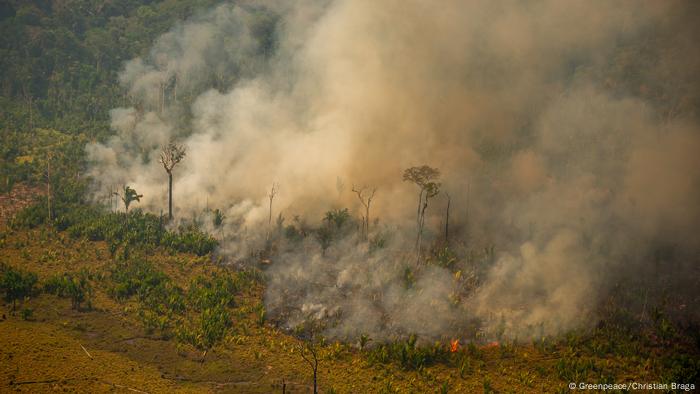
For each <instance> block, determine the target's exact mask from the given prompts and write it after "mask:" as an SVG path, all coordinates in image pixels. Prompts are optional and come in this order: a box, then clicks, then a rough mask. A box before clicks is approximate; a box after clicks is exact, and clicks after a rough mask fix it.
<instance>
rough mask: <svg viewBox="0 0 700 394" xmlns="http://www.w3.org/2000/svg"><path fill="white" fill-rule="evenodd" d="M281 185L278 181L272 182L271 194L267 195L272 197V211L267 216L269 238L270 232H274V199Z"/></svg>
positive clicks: (268, 237)
mask: <svg viewBox="0 0 700 394" xmlns="http://www.w3.org/2000/svg"><path fill="white" fill-rule="evenodd" d="M279 188H280V185H279V184H278V183H275V182H272V188H270V194H268V195H267V197H268V198H269V199H270V211H269V216H268V218H267V239H268V240H269V239H270V234H271V233H272V201H273V200H274V199H275V196H276V195H277V193H278V192H279Z"/></svg>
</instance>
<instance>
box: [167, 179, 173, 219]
mask: <svg viewBox="0 0 700 394" xmlns="http://www.w3.org/2000/svg"><path fill="white" fill-rule="evenodd" d="M168 220H173V173H172V172H170V171H168Z"/></svg>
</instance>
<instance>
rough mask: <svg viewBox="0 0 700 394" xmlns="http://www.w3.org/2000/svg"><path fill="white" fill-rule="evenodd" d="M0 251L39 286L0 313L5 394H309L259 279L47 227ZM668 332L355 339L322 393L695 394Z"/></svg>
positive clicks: (329, 360) (328, 364) (336, 352)
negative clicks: (516, 338) (118, 393)
mask: <svg viewBox="0 0 700 394" xmlns="http://www.w3.org/2000/svg"><path fill="white" fill-rule="evenodd" d="M0 238H1V239H2V240H3V244H2V247H1V248H0V259H1V261H2V262H4V263H5V266H4V267H5V268H4V270H5V271H4V272H6V271H7V270H8V269H11V270H14V271H17V272H22V275H24V276H29V275H31V274H34V275H36V280H37V282H36V283H35V285H33V286H32V287H31V288H32V289H33V290H32V291H30V292H29V296H28V297H23V298H22V300H19V301H20V302H21V303H22V305H21V306H22V309H21V311H22V312H21V313H17V314H15V315H12V314H11V313H10V312H11V309H12V305H11V304H12V303H11V302H9V301H6V302H7V304H6V305H4V306H3V307H2V313H3V314H5V315H6V319H5V320H4V321H0V342H1V343H0V346H2V348H3V349H7V351H5V350H4V351H3V352H2V355H0V358H2V359H1V360H0V391H6V390H10V389H13V390H14V389H20V390H28V391H37V390H39V391H41V390H48V389H51V390H53V389H58V390H69V391H92V390H98V391H106V390H110V389H114V388H119V386H123V387H129V388H134V389H137V390H142V391H148V392H170V391H200V392H201V391H204V392H207V391H229V392H251V393H255V392H260V393H267V392H281V388H282V384H283V382H284V385H285V387H286V390H287V392H289V393H295V392H297V393H298V392H308V389H309V387H310V385H311V371H310V369H309V367H308V365H306V364H305V363H304V361H303V360H302V359H301V357H300V356H299V354H298V351H297V348H298V343H299V339H297V338H296V337H294V336H292V335H290V334H288V333H285V332H283V331H282V330H280V329H278V328H276V327H274V326H273V325H271V323H270V322H268V321H267V320H266V316H265V314H266V312H265V307H264V303H263V294H264V283H263V280H262V275H261V273H260V272H259V271H243V272H238V271H231V270H229V269H226V268H223V267H221V266H218V265H217V264H216V263H215V262H214V261H213V260H212V259H211V258H210V257H209V256H203V257H200V256H197V255H196V254H195V253H180V252H174V253H171V252H168V251H165V250H161V251H158V250H156V251H149V253H143V252H142V251H139V250H138V248H134V249H132V250H131V251H130V256H127V257H124V256H119V254H116V255H115V256H114V257H111V256H112V254H111V253H110V250H109V243H108V242H105V241H100V240H97V241H91V240H89V239H85V238H83V237H77V238H74V237H71V236H70V235H69V234H67V232H57V231H55V230H53V229H51V228H48V227H44V226H39V227H36V228H34V229H18V230H6V232H5V233H3V234H2V236H1V237H0ZM71 283H74V284H77V285H78V287H81V286H82V285H80V284H81V283H83V285H84V288H85V289H88V288H89V289H90V290H89V291H86V297H85V299H84V300H83V301H81V305H85V304H86V303H87V300H88V299H89V301H90V303H91V306H92V308H81V307H78V308H74V306H75V305H74V302H73V299H72V296H71V295H70V294H71V293H70V290H69V288H70V286H71ZM25 311H26V312H25ZM664 319H666V318H665V317H664V316H657V318H656V321H658V322H659V323H658V324H655V325H652V328H651V329H652V330H653V331H650V332H649V333H648V335H643V336H640V335H639V334H634V332H635V331H633V330H630V329H628V328H625V327H623V326H621V325H614V324H610V325H603V326H599V327H596V328H594V329H592V330H587V331H580V332H572V333H570V334H569V335H568V336H564V337H562V338H542V339H540V340H537V341H532V342H530V343H527V344H526V343H509V342H501V343H500V344H499V345H498V346H481V345H479V344H476V343H466V344H463V345H462V346H460V348H459V350H458V351H457V352H454V353H451V352H450V351H449V341H444V342H437V343H432V344H430V343H429V344H421V343H419V341H418V340H417V339H416V338H415V337H411V336H408V337H406V338H399V339H397V340H396V341H394V342H390V343H379V342H377V341H374V340H372V338H370V337H368V336H362V337H361V338H359V342H358V343H359V345H358V346H350V345H349V344H343V343H338V342H324V344H323V345H321V347H320V352H319V354H320V360H321V361H320V363H319V386H320V388H321V392H336V393H348V392H386V393H404V392H409V393H410V392H415V393H423V392H525V393H527V392H533V393H535V392H543V391H546V392H552V391H558V390H565V387H566V384H567V383H568V382H569V381H588V382H593V383H596V382H611V381H620V380H626V379H629V378H634V379H635V380H639V381H668V382H670V381H685V382H689V380H688V379H695V380H696V381H697V378H698V375H697V371H698V367H699V366H698V357H697V353H692V352H689V351H688V349H692V348H693V347H692V346H690V345H689V344H687V343H685V342H683V341H682V340H681V338H680V337H679V334H678V332H677V330H675V329H673V328H668V327H666V326H665V325H666V323H661V322H663V321H664ZM666 320H668V319H666ZM669 324H670V323H669ZM655 338H656V339H655ZM81 346H84V347H85V349H86V350H87V351H89V353H90V354H91V356H92V357H93V359H92V360H91V359H90V358H88V356H87V355H86V353H85V352H83V350H82V349H81ZM205 352H206V353H205ZM29 381H34V382H38V381H45V383H28V382H29ZM20 383H21V384H20ZM110 385H112V386H110ZM114 385H119V386H114ZM122 390H125V389H123V388H122Z"/></svg>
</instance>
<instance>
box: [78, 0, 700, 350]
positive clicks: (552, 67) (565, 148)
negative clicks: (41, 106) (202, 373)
mask: <svg viewBox="0 0 700 394" xmlns="http://www.w3.org/2000/svg"><path fill="white" fill-rule="evenodd" d="M697 15H698V6H697V5H694V4H693V3H690V2H688V3H685V2H673V3H671V2H667V3H658V2H636V3H624V2H614V3H611V2H595V3H590V2H562V1H541V2H536V3H522V2H512V3H510V2H507V3H494V2H488V1H484V2H458V1H455V2H451V1H450V2H444V3H440V4H434V3H428V2H419V1H408V2H406V1H382V2H375V1H335V2H314V1H302V2H298V3H295V4H293V5H291V4H290V5H287V6H280V5H279V4H276V3H272V2H270V3H266V2H245V3H241V4H238V5H236V4H224V5H221V6H219V7H217V8H216V9H214V10H212V11H211V12H209V13H206V14H203V15H200V16H198V17H196V18H194V19H193V20H190V21H186V22H184V23H182V24H180V25H178V26H176V27H174V28H173V29H172V30H171V31H170V32H168V33H166V34H164V35H163V36H162V37H161V38H160V39H158V40H157V42H156V43H155V44H154V46H153V48H152V50H151V52H150V53H149V54H148V55H147V56H145V57H143V58H137V59H134V60H132V61H130V62H128V63H127V64H126V65H125V67H124V70H123V72H122V74H121V75H120V83H121V84H122V85H123V86H124V88H125V89H126V90H127V91H128V93H129V96H130V98H131V101H132V102H133V103H134V105H133V107H130V108H116V109H114V110H113V111H112V112H111V115H112V127H113V129H114V130H115V132H116V135H115V136H114V137H113V138H112V139H111V140H109V141H108V142H107V143H105V144H92V145H90V146H89V147H88V153H89V155H90V158H91V159H92V163H93V165H92V166H91V175H92V176H93V178H94V179H95V181H96V182H95V185H94V186H95V192H96V198H98V199H99V198H100V196H102V195H104V194H105V192H106V190H107V188H108V187H109V185H114V184H124V183H127V184H129V185H131V186H132V187H134V188H135V189H136V190H138V192H139V193H143V194H144V199H143V203H142V204H141V206H142V207H144V208H145V209H147V210H152V211H155V212H158V211H159V210H161V209H162V208H163V207H164V206H166V205H165V204H166V203H165V201H166V198H167V187H166V181H167V178H166V177H165V174H164V172H163V170H162V168H160V166H159V164H158V163H157V160H156V158H157V153H158V149H159V147H160V146H161V145H163V144H164V143H166V142H168V141H169V140H171V139H177V140H178V141H180V142H182V143H183V144H185V145H186V146H187V148H188V157H187V159H186V160H185V161H183V162H182V163H181V166H180V167H179V168H177V169H176V171H175V185H174V190H175V197H174V198H175V199H174V201H175V207H176V216H178V217H180V218H188V217H190V216H191V215H192V213H194V212H200V211H201V210H202V208H204V206H205V205H206V204H208V206H209V207H221V208H223V209H224V210H225V213H226V216H227V218H228V219H227V222H226V223H227V224H226V226H227V227H226V229H225V233H226V234H228V235H229V237H228V239H229V241H227V242H225V243H224V244H223V245H222V253H225V254H227V255H229V256H231V258H232V259H233V260H237V259H243V258H245V257H247V256H248V255H249V254H250V252H251V251H252V250H254V249H255V248H258V247H260V245H261V244H262V243H263V241H264V238H265V234H266V233H267V230H268V228H267V214H268V212H267V203H268V201H267V193H268V191H269V187H270V185H271V184H272V183H273V182H279V183H280V184H281V191H280V193H279V195H278V197H277V198H276V200H275V207H276V208H275V214H276V213H277V212H282V214H283V215H284V217H285V219H286V223H287V224H289V223H290V222H291V219H292V217H293V216H294V215H300V216H301V217H304V218H306V219H307V220H308V221H309V223H312V224H315V225H318V224H319V223H320V219H321V217H322V215H323V213H324V212H325V211H327V210H329V209H331V208H336V207H341V206H347V207H350V208H351V211H352V212H353V213H354V214H355V216H358V217H359V214H360V209H359V208H360V207H359V202H358V201H357V200H356V197H355V196H354V195H353V194H352V193H351V192H350V191H349V190H348V189H349V187H345V190H344V191H342V192H339V189H337V187H336V184H337V180H338V179H339V178H340V179H343V180H344V182H345V184H346V185H349V184H351V183H354V184H358V185H371V186H377V187H378V188H379V190H378V192H377V197H376V199H375V201H374V204H373V209H372V211H373V212H372V216H374V217H376V218H379V220H380V222H379V225H378V226H375V227H373V231H374V232H375V234H376V233H386V234H390V235H391V238H390V241H389V242H388V246H387V248H385V249H383V250H380V251H377V252H373V253H370V252H369V251H368V250H367V246H366V244H364V243H361V242H358V240H357V239H355V238H354V237H353V236H352V235H350V236H348V237H346V238H345V239H343V240H340V241H338V242H336V243H335V244H334V245H333V246H332V247H331V249H330V250H329V251H328V252H327V254H326V255H325V256H321V251H320V248H319V246H318V244H317V243H316V242H315V241H314V240H313V238H312V237H309V238H307V240H306V241H305V242H304V243H303V244H302V245H301V246H293V245H288V244H285V243H283V244H282V246H281V247H280V248H281V251H280V253H279V255H278V256H275V258H274V259H273V260H274V261H273V264H272V265H271V267H270V268H269V269H268V276H269V284H268V287H267V292H266V304H267V307H268V309H269V310H270V311H271V314H272V315H273V316H274V317H277V318H279V319H281V320H282V322H283V324H285V325H286V326H288V327H290V328H292V327H294V326H295V325H297V324H299V323H300V322H301V321H302V320H303V319H306V318H308V317H309V316H311V317H317V318H322V319H324V320H326V321H328V322H330V323H329V325H328V328H327V332H326V334H327V335H331V336H335V337H338V338H352V337H354V336H357V335H359V334H360V333H368V334H370V335H371V336H373V337H374V338H378V339H382V338H389V337H391V336H392V335H401V334H407V333H417V334H420V335H421V336H423V337H426V338H430V337H440V336H447V335H450V336H461V335H465V336H466V335H467V332H471V331H470V330H473V322H474V321H481V324H482V327H483V329H484V330H485V332H486V333H487V334H486V335H492V334H488V333H493V332H494V331H495V330H497V328H496V327H497V326H504V328H505V330H506V335H510V336H520V337H521V338H522V337H526V336H528V335H535V334H534V331H533V329H532V328H533V327H540V333H545V334H553V333H558V332H561V331H563V330H567V329H571V328H575V327H579V326H582V325H585V324H587V323H588V322H591V321H593V320H594V319H591V316H595V312H596V306H597V305H598V303H599V302H601V300H602V299H603V298H604V297H605V296H606V294H607V291H608V290H609V289H610V288H611V287H612V286H613V285H615V284H616V283H617V282H618V281H619V280H620V278H623V277H625V276H627V275H634V274H638V275H642V274H644V275H654V274H655V272H656V271H654V270H655V269H657V268H658V264H671V262H668V261H665V262H664V261H662V262H661V263H659V261H658V259H657V260H654V259H652V258H650V256H651V255H653V250H654V248H656V247H657V246H658V245H673V248H675V250H676V251H677V253H676V254H675V256H676V257H675V260H674V261H673V262H672V263H673V264H674V265H673V267H674V268H673V270H674V272H677V273H678V274H677V275H679V276H682V275H684V273H687V272H696V271H695V270H697V251H698V250H699V249H700V245H699V240H700V238H698V237H697V236H696V234H697V231H698V223H700V206H699V205H698V203H697V202H698V201H700V159H698V152H700V134H699V133H700V127H699V124H698V114H699V112H698V104H699V103H700V100H699V96H698V92H699V91H700V90H699V89H698V79H697V77H696V76H695V73H696V71H697V70H698V69H700V54H699V51H698V50H697V48H696V44H695V43H696V39H697V37H698V34H697V33H698V31H697V29H698V28H697V27H695V25H696V24H695V23H694V22H695V21H696V20H697V18H696V16H697ZM271 26H272V28H273V29H274V37H275V42H274V43H272V44H271V43H269V42H262V41H260V40H259V39H258V38H257V37H258V36H259V35H258V34H257V33H256V32H257V31H258V29H261V28H263V27H268V28H269V27H271ZM163 92H165V94H164V93H163ZM163 97H165V99H163ZM424 163H427V164H430V165H432V166H435V167H438V168H440V170H441V172H442V174H443V178H442V183H443V188H444V190H445V191H447V192H449V193H450V195H451V196H452V208H453V212H452V219H451V220H452V222H453V224H454V228H455V233H454V238H455V243H456V244H458V245H459V247H458V250H459V251H460V253H461V255H462V257H463V258H461V259H460V260H459V261H458V264H457V267H456V268H455V271H460V272H459V274H457V275H455V274H454V273H453V272H452V271H450V270H447V269H444V268H439V267H435V266H422V267H415V266H414V265H415V261H414V260H415V259H413V258H411V257H410V251H411V246H412V239H413V231H414V229H413V227H412V225H413V220H412V219H413V215H414V214H415V206H414V205H413V204H415V194H416V193H415V192H416V190H414V188H413V186H412V185H409V184H407V183H404V182H402V181H401V173H402V171H403V169H405V168H407V167H410V166H413V165H421V164H424ZM444 209H445V198H444V194H442V195H440V196H438V197H436V198H435V199H434V200H432V201H431V206H430V207H429V209H428V214H429V215H430V218H429V220H428V223H427V224H426V227H427V229H428V231H429V234H428V240H430V239H435V238H437V237H439V236H440V235H439V233H440V231H441V230H440V223H441V220H442V214H443V212H444ZM491 246H493V247H494V250H495V256H490V255H489V253H488V252H484V250H485V249H486V250H488V249H489V248H490V247H491ZM470 253H471V256H472V258H469V259H468V258H465V257H464V256H467V255H469V254H470ZM407 267H409V268H411V269H412V270H413V272H414V275H415V281H414V283H413V285H412V286H407V284H406V281H405V278H404V276H405V274H406V268H407ZM655 267H656V268H655ZM661 270H662V271H663V267H662V268H661ZM664 272H666V271H664ZM669 272H670V271H669ZM656 273H657V274H658V272H656ZM666 273H668V272H666ZM670 275H673V274H670ZM477 285H478V286H477ZM475 286H476V287H475ZM466 289H469V290H470V291H466ZM696 298H697V297H696Z"/></svg>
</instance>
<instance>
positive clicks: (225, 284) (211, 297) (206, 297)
mask: <svg viewBox="0 0 700 394" xmlns="http://www.w3.org/2000/svg"><path fill="white" fill-rule="evenodd" d="M238 290H239V284H238V283H237V281H236V280H234V279H233V277H232V276H231V275H222V276H216V277H214V278H213V279H211V280H210V279H207V278H205V277H203V276H198V277H197V278H195V279H194V280H192V283H191V284H190V288H189V290H188V291H187V298H188V300H189V301H190V304H191V305H192V306H193V307H194V309H195V310H196V311H203V310H205V309H209V308H215V307H217V306H226V307H229V306H233V305H234V300H233V295H234V294H235V293H236V292H238Z"/></svg>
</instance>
